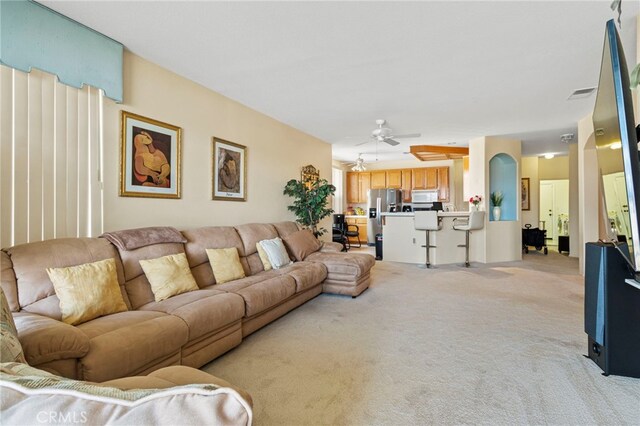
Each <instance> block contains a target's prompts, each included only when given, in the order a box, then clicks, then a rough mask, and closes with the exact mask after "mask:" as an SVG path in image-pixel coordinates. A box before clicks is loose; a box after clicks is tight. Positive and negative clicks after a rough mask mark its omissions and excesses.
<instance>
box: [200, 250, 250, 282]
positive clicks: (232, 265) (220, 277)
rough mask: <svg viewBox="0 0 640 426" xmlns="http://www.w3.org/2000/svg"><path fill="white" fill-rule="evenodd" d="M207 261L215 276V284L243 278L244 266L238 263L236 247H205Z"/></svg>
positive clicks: (238, 257)
mask: <svg viewBox="0 0 640 426" xmlns="http://www.w3.org/2000/svg"><path fill="white" fill-rule="evenodd" d="M207 256H209V263H210V264H211V269H212V270H213V276H214V277H215V278H216V284H222V283H226V282H229V281H233V280H238V279H240V278H244V277H245V274H244V268H243V267H242V263H240V256H239V255H238V249H237V248H236V247H231V248H222V249H207Z"/></svg>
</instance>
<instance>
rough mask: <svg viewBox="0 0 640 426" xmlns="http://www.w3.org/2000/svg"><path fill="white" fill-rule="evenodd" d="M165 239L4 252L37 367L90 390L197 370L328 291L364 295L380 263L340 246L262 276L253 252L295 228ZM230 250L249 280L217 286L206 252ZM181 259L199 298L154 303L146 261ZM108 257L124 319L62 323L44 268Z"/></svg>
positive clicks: (63, 242) (146, 235) (5, 273)
mask: <svg viewBox="0 0 640 426" xmlns="http://www.w3.org/2000/svg"><path fill="white" fill-rule="evenodd" d="M159 230H160V231H162V230H163V229H160V228H148V229H138V230H128V231H120V233H117V232H116V233H110V236H111V237H114V236H115V237H116V239H117V238H118V237H122V238H123V239H124V238H125V237H127V236H131V235H134V236H135V238H133V239H132V240H133V241H135V243H134V244H132V245H131V244H129V245H127V244H118V245H114V243H112V242H111V241H113V238H111V239H107V238H64V239H54V240H48V241H42V242H34V243H28V244H22V245H18V246H15V247H11V248H8V249H3V250H2V252H1V253H0V256H1V261H2V264H1V269H2V282H1V284H2V289H3V291H4V293H5V294H6V298H7V301H8V303H9V307H10V309H11V311H12V313H13V318H14V319H15V323H16V328H17V332H18V336H19V340H20V343H21V344H22V347H23V350H24V354H25V357H26V360H27V362H28V363H29V364H30V365H31V366H33V367H36V368H39V369H42V370H46V371H51V372H54V373H56V374H59V375H61V376H64V377H67V378H72V379H79V380H87V381H91V382H105V381H109V380H113V379H118V378H122V377H128V376H139V375H146V374H149V373H151V372H153V371H155V370H158V369H160V368H163V367H167V366H174V365H184V366H190V367H195V368H199V367H201V366H202V365H204V364H206V363H208V362H210V361H211V360H213V359H215V358H216V357H218V356H220V355H221V354H223V353H225V352H227V351H228V350H230V349H232V348H234V347H235V346H237V345H239V344H240V343H241V342H242V339H243V337H245V336H247V335H249V334H251V333H253V332H254V331H256V330H258V329H259V328H261V327H263V326H264V325H266V324H268V323H269V322H271V321H273V320H275V319H276V318H278V317H280V316H282V315H284V314H286V313H287V312H289V311H290V310H292V309H294V308H295V307H297V306H300V305H301V304H303V303H305V302H306V301H308V300H310V299H312V298H313V297H315V296H317V295H318V294H320V293H321V292H323V291H324V292H330V293H337V294H343V295H350V296H352V297H356V296H358V295H359V294H361V293H362V292H363V291H364V290H366V288H367V287H368V286H369V283H370V270H371V268H372V267H373V265H374V264H375V260H374V258H373V257H372V256H370V255H367V254H352V253H340V249H341V246H340V245H339V244H335V243H324V244H323V245H322V247H321V248H320V249H319V250H317V251H315V252H314V253H310V254H308V255H307V256H306V257H305V258H304V259H302V261H296V262H294V263H292V264H291V265H290V266H286V267H284V268H281V269H271V270H268V271H265V270H264V266H263V262H262V261H261V259H260V256H259V254H258V253H257V249H256V243H257V242H259V241H261V240H266V239H273V238H275V237H280V238H282V239H284V240H285V241H286V239H287V238H288V237H290V236H292V235H293V234H294V233H296V232H298V231H299V228H298V226H297V224H296V223H294V222H281V223H274V224H246V225H240V226H235V227H204V228H197V229H190V230H185V231H182V232H181V233H179V236H180V238H179V239H177V240H176V239H175V238H166V237H163V235H166V233H164V234H163V232H157V231H159ZM164 230H166V229H164ZM174 231H175V230H174ZM175 232H178V231H175ZM169 234H171V233H170V232H169ZM231 247H235V248H237V250H238V253H239V256H240V262H241V264H242V268H243V269H244V272H245V275H246V277H245V278H242V279H237V280H234V281H230V282H225V283H223V284H218V283H216V280H215V276H214V273H213V271H212V269H211V266H210V264H209V260H208V257H207V253H206V250H207V249H216V248H231ZM176 253H185V254H186V257H187V259H188V263H189V267H190V270H191V273H192V275H193V277H194V278H195V281H196V283H197V285H198V288H199V289H198V290H196V291H190V292H186V293H182V294H179V295H177V296H173V297H171V298H169V299H166V300H162V301H160V302H156V301H155V299H154V295H153V292H152V290H151V287H150V284H149V281H148V280H147V278H146V276H145V273H144V272H143V270H142V268H141V265H140V260H145V259H155V258H159V257H162V256H166V255H171V254H176ZM109 258H113V259H115V262H116V268H117V275H118V283H119V285H120V291H121V293H122V296H123V299H124V301H125V303H126V305H127V310H126V311H125V312H119V313H115V314H111V315H106V316H102V317H98V318H95V319H92V320H90V321H87V322H84V323H81V324H78V325H75V326H72V325H69V324H66V323H64V322H62V321H61V311H60V307H59V299H58V297H57V296H56V293H55V291H54V288H53V285H52V283H51V281H50V279H49V277H48V275H47V272H46V269H47V268H61V267H67V266H73V265H79V264H85V263H91V262H96V261H99V260H103V259H109Z"/></svg>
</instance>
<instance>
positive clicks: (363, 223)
mask: <svg viewBox="0 0 640 426" xmlns="http://www.w3.org/2000/svg"><path fill="white" fill-rule="evenodd" d="M345 222H346V223H347V225H356V226H357V227H358V237H359V238H360V243H362V245H363V246H366V245H367V218H366V217H348V218H346V219H345ZM349 231H355V228H353V227H350V228H349ZM349 243H351V244H358V239H357V238H355V237H350V238H349Z"/></svg>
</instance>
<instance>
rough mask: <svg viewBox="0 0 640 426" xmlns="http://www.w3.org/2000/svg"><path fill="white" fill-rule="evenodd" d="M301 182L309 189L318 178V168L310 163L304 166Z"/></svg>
mask: <svg viewBox="0 0 640 426" xmlns="http://www.w3.org/2000/svg"><path fill="white" fill-rule="evenodd" d="M300 174H301V175H302V176H301V177H302V182H304V184H305V185H306V186H307V189H311V187H313V185H314V184H315V183H316V182H317V181H318V180H319V179H320V170H318V169H316V168H315V167H313V166H312V165H311V164H309V165H308V166H304V167H303V168H302V172H301V173H300Z"/></svg>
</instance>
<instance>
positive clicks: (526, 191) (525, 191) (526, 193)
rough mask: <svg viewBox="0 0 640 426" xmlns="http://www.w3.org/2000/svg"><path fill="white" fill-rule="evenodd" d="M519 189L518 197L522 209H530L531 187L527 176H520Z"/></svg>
mask: <svg viewBox="0 0 640 426" xmlns="http://www.w3.org/2000/svg"><path fill="white" fill-rule="evenodd" d="M521 191H522V192H521V196H520V197H521V207H522V210H525V211H526V210H531V188H530V187H529V178H522V188H521Z"/></svg>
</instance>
